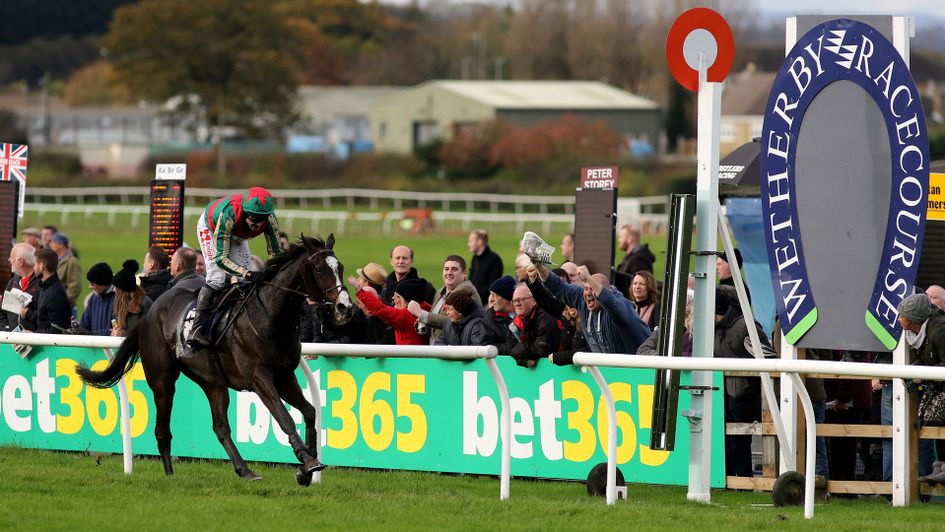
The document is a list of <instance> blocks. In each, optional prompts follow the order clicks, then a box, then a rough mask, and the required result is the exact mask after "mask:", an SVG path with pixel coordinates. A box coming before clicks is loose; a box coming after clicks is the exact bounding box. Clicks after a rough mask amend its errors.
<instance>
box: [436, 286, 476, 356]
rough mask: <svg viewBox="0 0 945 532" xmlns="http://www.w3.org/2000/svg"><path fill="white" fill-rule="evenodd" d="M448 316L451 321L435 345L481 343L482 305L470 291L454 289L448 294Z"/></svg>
mask: <svg viewBox="0 0 945 532" xmlns="http://www.w3.org/2000/svg"><path fill="white" fill-rule="evenodd" d="M444 304H445V306H446V316H447V318H449V323H447V324H446V326H444V327H443V334H441V335H440V337H439V338H437V339H436V342H435V344H434V345H479V342H480V340H481V339H482V316H483V311H482V306H480V305H478V304H477V303H476V301H475V300H474V299H473V298H472V296H471V295H470V294H469V292H467V291H465V290H454V291H452V292H450V294H449V295H448V296H446V301H445V303H444Z"/></svg>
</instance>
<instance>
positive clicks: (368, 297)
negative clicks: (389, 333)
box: [348, 276, 430, 345]
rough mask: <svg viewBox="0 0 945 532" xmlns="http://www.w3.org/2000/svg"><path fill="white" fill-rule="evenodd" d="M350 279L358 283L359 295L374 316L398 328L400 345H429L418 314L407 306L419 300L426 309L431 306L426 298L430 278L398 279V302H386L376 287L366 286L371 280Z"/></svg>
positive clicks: (351, 282) (357, 291) (357, 294)
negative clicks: (373, 288)
mask: <svg viewBox="0 0 945 532" xmlns="http://www.w3.org/2000/svg"><path fill="white" fill-rule="evenodd" d="M348 283H349V284H350V285H351V286H352V287H354V290H355V296H356V297H357V298H358V301H360V302H361V304H362V305H364V308H365V309H366V310H367V312H368V313H370V315H371V316H375V317H377V319H379V320H381V321H382V322H384V323H386V324H388V325H390V326H391V327H392V328H393V329H394V340H395V343H396V344H397V345H427V344H428V343H429V341H428V340H427V335H425V334H420V333H419V332H418V331H417V318H416V316H414V315H413V314H411V313H410V311H408V310H407V303H409V302H410V301H417V302H418V303H419V304H420V307H421V308H423V309H424V310H430V302H429V301H427V300H426V284H427V283H426V280H424V279H405V280H403V281H401V282H399V283H397V287H396V289H395V291H394V296H393V299H394V306H390V305H386V304H384V302H383V301H381V300H380V298H379V297H378V296H377V294H376V293H375V292H374V291H371V290H365V288H368V287H369V286H368V283H367V282H366V281H364V280H363V279H361V278H360V277H354V276H351V277H348Z"/></svg>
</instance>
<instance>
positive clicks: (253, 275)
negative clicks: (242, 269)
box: [246, 270, 265, 283]
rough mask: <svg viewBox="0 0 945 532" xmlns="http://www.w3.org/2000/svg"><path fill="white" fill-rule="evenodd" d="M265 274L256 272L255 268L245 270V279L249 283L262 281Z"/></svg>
mask: <svg viewBox="0 0 945 532" xmlns="http://www.w3.org/2000/svg"><path fill="white" fill-rule="evenodd" d="M264 278H265V275H264V274H263V272H257V271H255V270H250V271H248V272H246V280H247V281H249V282H251V283H261V282H263V280H264Z"/></svg>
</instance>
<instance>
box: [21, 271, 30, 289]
mask: <svg viewBox="0 0 945 532" xmlns="http://www.w3.org/2000/svg"><path fill="white" fill-rule="evenodd" d="M32 280H33V274H32V273H31V274H29V275H28V276H26V277H23V278H22V279H20V290H22V291H24V292H26V287H27V286H29V285H30V281H32Z"/></svg>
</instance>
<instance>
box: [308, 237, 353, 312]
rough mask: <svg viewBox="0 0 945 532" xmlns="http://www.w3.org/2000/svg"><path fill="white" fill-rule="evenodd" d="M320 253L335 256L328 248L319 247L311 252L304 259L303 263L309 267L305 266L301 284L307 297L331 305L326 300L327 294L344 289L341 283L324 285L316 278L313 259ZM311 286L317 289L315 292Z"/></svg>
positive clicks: (316, 268)
mask: <svg viewBox="0 0 945 532" xmlns="http://www.w3.org/2000/svg"><path fill="white" fill-rule="evenodd" d="M322 255H331V256H332V257H334V256H335V254H334V252H333V251H332V250H331V249H328V248H324V249H320V250H318V251H316V252H315V253H312V254H311V255H310V256H309V257H308V258H307V259H305V264H306V265H307V266H310V268H306V269H305V271H304V272H303V274H302V284H303V285H304V286H305V291H306V292H307V295H308V298H309V299H311V300H312V301H315V302H316V303H319V304H322V305H328V306H331V304H332V303H331V302H330V301H329V300H328V296H329V295H330V294H332V293H339V292H341V291H342V290H344V289H345V286H344V285H343V284H341V283H338V284H335V285H326V284H325V283H323V282H322V281H321V280H320V279H319V278H318V276H317V275H315V274H314V273H313V272H316V271H318V267H316V266H315V260H316V259H317V258H319V257H321V256H322ZM336 279H337V277H336ZM313 288H315V289H317V292H316V291H315V290H313ZM313 296H315V297H313Z"/></svg>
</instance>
